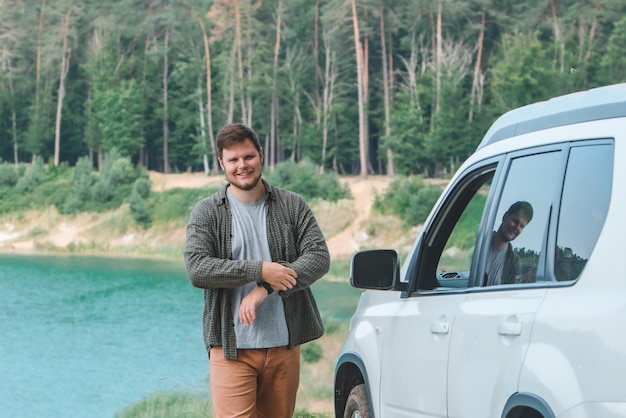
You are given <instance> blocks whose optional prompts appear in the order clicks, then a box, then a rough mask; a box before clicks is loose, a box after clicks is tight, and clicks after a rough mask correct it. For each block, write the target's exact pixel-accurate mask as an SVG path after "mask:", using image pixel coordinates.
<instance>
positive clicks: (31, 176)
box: [15, 157, 44, 194]
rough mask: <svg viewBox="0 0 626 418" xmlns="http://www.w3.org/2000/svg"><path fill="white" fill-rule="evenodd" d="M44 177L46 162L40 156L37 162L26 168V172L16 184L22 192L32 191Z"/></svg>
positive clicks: (17, 189)
mask: <svg viewBox="0 0 626 418" xmlns="http://www.w3.org/2000/svg"><path fill="white" fill-rule="evenodd" d="M43 179H44V164H43V159H42V158H41V157H38V158H37V159H36V160H35V162H34V163H33V164H32V165H31V166H30V167H28V168H27V169H26V172H25V173H24V175H23V176H21V177H20V178H19V179H18V181H17V183H16V184H15V188H16V191H17V192H18V193H20V194H25V193H30V192H32V191H33V190H35V187H37V186H38V185H39V184H40V183H41V182H42V180H43Z"/></svg>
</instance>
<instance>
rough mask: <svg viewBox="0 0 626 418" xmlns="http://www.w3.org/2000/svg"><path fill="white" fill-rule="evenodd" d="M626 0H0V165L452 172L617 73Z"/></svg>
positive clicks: (622, 71) (621, 64)
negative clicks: (222, 148)
mask: <svg viewBox="0 0 626 418" xmlns="http://www.w3.org/2000/svg"><path fill="white" fill-rule="evenodd" d="M625 11H626V2H624V1H623V0H430V1H426V0H174V1H166V0H115V1H113V0H99V1H94V0H0V164H2V165H9V164H11V165H15V166H18V165H21V164H30V163H31V162H35V161H37V160H41V161H45V163H46V164H47V165H49V166H55V167H58V166H59V165H65V166H69V167H74V166H75V165H76V163H77V162H78V161H79V160H81V159H86V158H88V159H89V161H90V162H91V164H92V166H93V167H94V169H97V170H100V169H101V168H102V166H103V161H104V160H105V156H106V155H107V153H111V152H113V153H114V154H115V155H119V156H123V157H126V158H128V159H129V160H130V161H132V164H133V165H136V166H138V167H142V168H145V169H147V170H155V171H160V172H163V173H175V172H184V171H204V172H205V173H206V174H215V173H217V172H218V162H217V156H216V152H215V149H216V145H215V136H216V134H217V132H218V131H219V129H220V128H221V127H222V126H224V125H225V124H227V123H231V122H243V123H246V124H248V125H250V126H252V127H253V128H254V129H255V130H256V131H257V132H258V134H259V137H260V138H261V140H262V143H263V148H264V151H265V164H266V166H267V167H268V169H269V170H273V169H274V168H275V165H276V164H278V163H282V162H286V161H293V162H300V161H305V160H306V161H309V162H311V163H313V164H314V165H315V166H316V167H318V170H319V171H320V172H321V173H323V172H324V170H327V171H332V172H335V173H337V174H355V175H361V176H364V177H366V176H367V175H368V174H388V175H395V174H402V175H410V174H421V175H426V176H442V175H446V174H449V173H450V172H451V171H453V170H454V169H455V167H456V166H457V165H458V164H459V163H460V162H461V161H463V160H464V159H465V158H466V157H467V156H468V155H469V154H470V153H471V152H472V150H473V149H474V147H475V146H476V145H477V144H478V142H479V141H480V139H481V137H482V135H483V134H484V132H485V131H486V130H487V128H488V127H489V125H490V124H491V123H492V122H493V121H494V119H495V118H496V117H497V116H498V115H500V114H502V113H504V112H506V111H507V110H509V109H512V108H514V107H518V106H521V105H525V104H529V103H531V102H535V101H538V100H545V99H548V98H550V97H553V96H556V95H560V94H565V93H569V92H572V91H578V90H583V89H588V88H593V87H596V86H600V85H606V84H613V83H618V82H622V81H624V79H625V77H626V55H625V54H624V53H623V51H624V50H626V14H625Z"/></svg>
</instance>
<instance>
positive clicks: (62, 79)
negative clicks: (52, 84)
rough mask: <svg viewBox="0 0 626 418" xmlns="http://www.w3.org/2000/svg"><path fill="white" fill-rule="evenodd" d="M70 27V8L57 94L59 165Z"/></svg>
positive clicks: (56, 160)
mask: <svg viewBox="0 0 626 418" xmlns="http://www.w3.org/2000/svg"><path fill="white" fill-rule="evenodd" d="M69 27H70V10H68V11H67V12H65V19H64V20H63V49H62V50H61V74H60V77H59V91H58V95H57V114H56V122H55V129H54V166H55V167H58V166H59V155H60V154H61V113H62V110H63V99H64V98H65V79H66V78H67V73H68V72H69V69H70V58H71V57H72V50H71V49H70V48H69V47H68V41H67V38H68V36H69V34H68V32H69Z"/></svg>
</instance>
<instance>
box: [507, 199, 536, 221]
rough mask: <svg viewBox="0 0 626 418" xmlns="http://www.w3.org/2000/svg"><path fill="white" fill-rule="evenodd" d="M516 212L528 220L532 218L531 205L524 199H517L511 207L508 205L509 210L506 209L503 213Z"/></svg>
mask: <svg viewBox="0 0 626 418" xmlns="http://www.w3.org/2000/svg"><path fill="white" fill-rule="evenodd" d="M518 212H519V214H520V215H521V216H523V217H524V218H526V219H527V220H528V222H530V221H531V220H532V219H533V206H532V205H531V204H530V203H528V202H526V201H523V200H519V201H517V202H515V203H513V204H512V205H511V207H509V210H507V211H506V213H505V215H507V214H512V213H518Z"/></svg>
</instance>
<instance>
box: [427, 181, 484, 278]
mask: <svg viewBox="0 0 626 418" xmlns="http://www.w3.org/2000/svg"><path fill="white" fill-rule="evenodd" d="M491 180H492V177H491V176H488V177H483V178H481V179H479V183H478V184H476V185H474V188H475V189H476V192H475V193H474V194H473V195H472V196H471V198H470V200H469V203H467V206H466V207H465V208H464V209H463V211H462V213H461V215H460V216H459V218H458V219H457V220H456V224H455V225H454V229H453V230H452V232H451V233H450V236H449V237H448V239H447V241H446V244H445V246H444V250H443V252H442V254H441V258H440V259H439V263H438V265H437V281H438V288H439V289H446V288H466V287H467V286H468V280H469V277H470V269H471V265H472V258H473V257H474V248H475V245H476V237H477V235H478V231H479V227H480V223H481V219H482V216H483V212H484V209H485V204H486V202H487V196H488V194H489V189H490V187H491ZM483 181H484V182H483Z"/></svg>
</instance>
